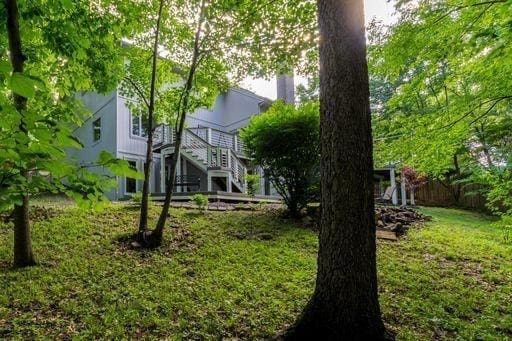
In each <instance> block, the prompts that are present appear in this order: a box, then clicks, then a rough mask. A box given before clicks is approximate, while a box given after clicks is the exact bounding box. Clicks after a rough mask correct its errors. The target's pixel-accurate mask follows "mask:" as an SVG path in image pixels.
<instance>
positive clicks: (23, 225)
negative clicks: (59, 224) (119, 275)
mask: <svg viewBox="0 0 512 341" xmlns="http://www.w3.org/2000/svg"><path fill="white" fill-rule="evenodd" d="M5 11H6V18H7V34H8V39H9V52H10V56H11V64H12V70H13V72H15V73H23V67H24V63H25V57H24V56H23V52H22V49H21V35H20V26H19V22H18V17H19V14H18V5H17V3H16V0H5ZM13 99H14V106H15V107H16V110H17V111H18V112H19V114H20V116H21V119H20V125H19V129H20V131H21V132H23V133H24V134H28V131H27V127H26V124H25V120H24V112H25V110H26V109H27V99H26V98H25V97H23V96H20V95H18V94H14V95H13ZM21 174H22V175H23V176H24V177H27V178H28V177H29V172H28V171H27V170H21ZM28 211H29V198H28V195H23V198H22V203H21V204H20V205H16V206H15V207H14V212H13V213H14V266H15V267H24V266H31V265H35V264H36V261H35V259H34V254H33V252H32V243H31V236H30V221H29V216H28Z"/></svg>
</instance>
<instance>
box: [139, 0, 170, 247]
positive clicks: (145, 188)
mask: <svg viewBox="0 0 512 341" xmlns="http://www.w3.org/2000/svg"><path fill="white" fill-rule="evenodd" d="M163 7H164V0H160V5H159V8H158V17H157V21H156V28H155V40H154V42H153V56H152V69H151V88H150V93H149V107H148V124H149V127H148V141H147V145H146V148H147V150H146V163H145V164H144V183H143V184H142V201H141V205H140V220H139V234H138V240H139V241H142V240H143V237H144V232H145V231H146V230H147V228H148V211H149V180H150V179H149V178H150V174H151V163H152V162H153V133H154V127H153V125H154V113H155V92H156V89H155V87H156V74H157V62H158V41H159V37H160V23H161V19H162V10H163Z"/></svg>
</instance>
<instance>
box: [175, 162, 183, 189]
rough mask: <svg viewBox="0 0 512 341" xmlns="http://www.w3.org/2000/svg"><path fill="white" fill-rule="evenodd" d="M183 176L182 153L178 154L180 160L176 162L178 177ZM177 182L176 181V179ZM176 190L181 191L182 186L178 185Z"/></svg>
mask: <svg viewBox="0 0 512 341" xmlns="http://www.w3.org/2000/svg"><path fill="white" fill-rule="evenodd" d="M179 176H181V155H179V156H178V162H177V163H176V177H179ZM175 182H176V181H175ZM176 192H178V193H181V192H182V188H181V186H178V187H176Z"/></svg>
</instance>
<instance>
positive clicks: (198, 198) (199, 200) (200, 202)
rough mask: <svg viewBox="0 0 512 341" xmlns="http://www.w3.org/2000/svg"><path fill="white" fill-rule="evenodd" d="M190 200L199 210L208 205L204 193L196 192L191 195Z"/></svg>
mask: <svg viewBox="0 0 512 341" xmlns="http://www.w3.org/2000/svg"><path fill="white" fill-rule="evenodd" d="M192 201H193V202H194V203H195V204H196V205H197V208H199V209H200V210H204V209H206V207H207V206H208V197H207V196H206V195H204V194H201V193H197V194H194V195H193V196H192Z"/></svg>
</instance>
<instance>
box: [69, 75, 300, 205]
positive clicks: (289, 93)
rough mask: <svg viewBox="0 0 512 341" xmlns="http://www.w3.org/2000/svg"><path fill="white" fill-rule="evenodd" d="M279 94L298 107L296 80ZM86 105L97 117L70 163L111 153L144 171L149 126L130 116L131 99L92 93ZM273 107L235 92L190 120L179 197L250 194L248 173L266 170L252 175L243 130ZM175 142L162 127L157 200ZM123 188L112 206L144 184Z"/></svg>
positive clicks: (266, 191) (122, 181)
mask: <svg viewBox="0 0 512 341" xmlns="http://www.w3.org/2000/svg"><path fill="white" fill-rule="evenodd" d="M277 89H278V91H277V92H278V98H280V99H283V100H285V101H287V102H293V101H294V83H293V77H289V76H281V77H279V78H278V81H277ZM81 99H82V100H83V101H84V103H85V105H86V106H87V107H88V108H89V109H90V110H91V111H92V112H93V115H92V116H91V117H90V118H89V119H88V120H87V121H86V122H85V124H84V125H82V126H81V127H79V128H78V129H77V130H76V131H75V132H74V134H75V136H76V137H77V138H78V139H80V141H82V143H83V144H84V148H83V149H81V150H74V151H72V152H70V157H71V158H74V159H76V160H77V161H79V162H80V163H92V162H94V161H95V160H96V159H97V157H98V155H99V153H100V152H101V151H103V150H105V151H108V152H110V153H111V154H113V155H114V156H116V157H117V158H121V159H126V160H128V161H129V162H130V163H131V164H132V166H133V167H134V168H137V169H138V170H139V171H142V170H143V166H144V162H145V154H146V141H147V137H146V136H147V131H146V129H145V124H144V120H143V119H142V118H141V117H139V116H135V115H132V114H131V113H130V109H129V107H128V105H127V102H128V101H130V100H131V99H129V98H126V97H123V96H122V95H121V94H120V92H119V91H117V90H116V91H113V92H111V93H110V94H108V95H99V94H96V93H86V94H84V95H82V96H81ZM271 103H272V102H271V101H270V100H269V99H267V98H264V97H261V96H259V95H257V94H255V93H253V92H251V91H248V90H245V89H241V88H233V89H230V90H229V91H227V92H226V93H223V94H220V95H219V96H218V97H217V99H216V102H215V104H214V106H213V108H212V110H207V109H201V110H198V111H196V112H194V113H191V114H189V115H188V116H187V121H186V124H187V129H186V131H185V133H184V137H183V142H182V151H181V155H180V158H179V163H178V169H177V174H176V182H177V186H176V188H175V192H176V193H177V196H178V197H179V196H180V195H181V196H184V195H183V194H181V193H189V192H204V193H207V194H209V195H212V196H215V195H230V194H232V193H240V194H244V193H246V190H247V188H246V183H245V175H246V174H247V172H248V171H251V172H259V173H261V170H260V169H248V167H249V162H248V161H249V160H248V159H247V157H246V155H245V153H244V146H243V143H242V141H241V140H240V138H239V136H238V130H239V129H240V128H242V127H244V126H246V125H247V124H248V122H249V120H250V119H251V117H252V116H254V115H258V114H260V113H262V112H264V111H265V110H267V109H268V107H269V106H270V105H271ZM173 141H174V139H173V133H172V131H171V129H169V127H167V126H159V127H157V129H156V131H155V140H154V144H155V148H154V158H153V166H152V170H151V176H150V181H151V183H150V189H151V192H152V193H153V194H154V195H158V194H161V193H163V192H164V188H165V179H166V172H168V170H169V162H170V156H171V155H172V153H173V152H174V147H173ZM95 171H97V172H103V171H104V170H102V169H96V170H95ZM261 175H262V177H261V183H260V186H259V187H260V189H259V193H258V194H259V195H260V196H267V197H272V196H276V195H277V193H276V192H275V190H274V189H273V188H272V186H271V185H270V184H269V182H268V180H267V179H266V178H265V177H264V176H263V174H261ZM117 182H118V186H117V188H116V189H115V190H112V191H111V192H109V193H107V195H108V197H109V198H110V199H112V200H120V199H124V198H127V197H129V196H130V195H131V194H133V193H136V192H137V191H140V190H142V181H140V180H135V179H130V178H118V179H117Z"/></svg>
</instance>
